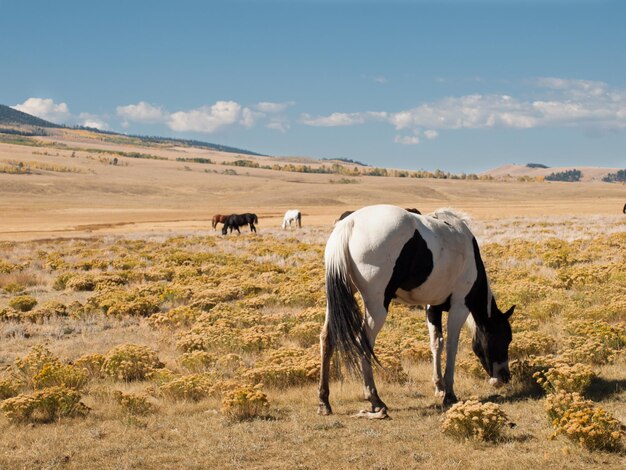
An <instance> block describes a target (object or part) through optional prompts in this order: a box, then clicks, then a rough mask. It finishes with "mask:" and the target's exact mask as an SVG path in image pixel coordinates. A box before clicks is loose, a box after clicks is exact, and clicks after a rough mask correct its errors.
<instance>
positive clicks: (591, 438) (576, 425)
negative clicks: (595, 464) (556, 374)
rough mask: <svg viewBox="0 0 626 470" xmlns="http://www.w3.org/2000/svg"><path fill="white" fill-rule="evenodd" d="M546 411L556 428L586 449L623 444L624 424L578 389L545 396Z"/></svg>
mask: <svg viewBox="0 0 626 470" xmlns="http://www.w3.org/2000/svg"><path fill="white" fill-rule="evenodd" d="M545 408H546V412H547V414H548V419H549V421H550V424H551V425H552V427H553V428H554V429H555V433H554V435H553V436H554V437H556V436H558V435H564V436H566V437H567V438H568V439H570V440H572V441H574V442H575V443H577V444H579V445H580V446H582V447H584V448H586V449H587V450H590V451H594V450H608V451H618V450H621V449H622V448H623V438H624V431H623V428H624V426H623V425H622V424H621V423H620V422H619V421H618V420H617V419H615V418H614V417H613V416H612V415H611V414H610V413H609V412H608V411H606V410H605V409H604V408H602V407H600V406H596V405H595V404H594V403H593V402H592V401H591V400H585V399H584V398H583V397H582V396H581V395H580V394H578V393H568V392H559V393H556V394H550V395H548V396H547V398H546V403H545Z"/></svg>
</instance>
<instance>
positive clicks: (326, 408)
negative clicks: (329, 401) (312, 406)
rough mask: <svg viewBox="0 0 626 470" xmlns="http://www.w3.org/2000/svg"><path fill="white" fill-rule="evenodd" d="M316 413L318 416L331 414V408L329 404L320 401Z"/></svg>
mask: <svg viewBox="0 0 626 470" xmlns="http://www.w3.org/2000/svg"><path fill="white" fill-rule="evenodd" d="M317 414H318V415H320V416H328V415H332V414H333V410H332V409H331V407H330V405H325V404H323V403H320V404H319V406H318V407H317Z"/></svg>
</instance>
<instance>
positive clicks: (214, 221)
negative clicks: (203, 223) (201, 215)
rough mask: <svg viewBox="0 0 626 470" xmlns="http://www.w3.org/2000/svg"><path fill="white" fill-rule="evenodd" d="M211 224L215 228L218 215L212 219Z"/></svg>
mask: <svg viewBox="0 0 626 470" xmlns="http://www.w3.org/2000/svg"><path fill="white" fill-rule="evenodd" d="M211 225H212V226H213V228H215V227H216V226H217V217H213V219H211Z"/></svg>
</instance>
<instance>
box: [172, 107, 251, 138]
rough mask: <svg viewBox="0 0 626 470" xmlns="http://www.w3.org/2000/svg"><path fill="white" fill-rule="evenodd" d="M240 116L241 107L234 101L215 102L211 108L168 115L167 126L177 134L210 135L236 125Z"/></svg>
mask: <svg viewBox="0 0 626 470" xmlns="http://www.w3.org/2000/svg"><path fill="white" fill-rule="evenodd" d="M241 116H242V108H241V105H240V104H239V103H237V102H235V101H217V102H216V103H215V104H214V105H213V106H202V107H200V108H197V109H192V110H190V111H178V112H176V113H172V114H170V115H169V118H168V119H167V125H168V127H169V128H170V129H172V130H173V131H178V132H203V133H207V134H212V133H213V132H216V131H217V130H219V129H221V128H223V127H226V126H230V125H233V124H235V123H237V122H238V121H239V120H240V118H241Z"/></svg>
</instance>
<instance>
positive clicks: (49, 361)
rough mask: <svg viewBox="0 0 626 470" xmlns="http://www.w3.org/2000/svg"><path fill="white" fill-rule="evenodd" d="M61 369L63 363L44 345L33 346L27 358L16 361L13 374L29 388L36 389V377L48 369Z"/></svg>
mask: <svg viewBox="0 0 626 470" xmlns="http://www.w3.org/2000/svg"><path fill="white" fill-rule="evenodd" d="M46 366H55V367H60V366H61V361H60V360H59V358H58V357H56V356H55V355H54V354H52V352H50V350H48V349H47V348H46V347H45V346H43V345H37V346H33V347H32V348H31V350H30V351H29V352H28V354H26V356H24V357H21V358H17V359H15V362H14V364H13V368H12V373H13V376H14V377H15V379H16V380H17V381H18V382H20V383H23V384H24V385H25V386H27V387H28V388H36V387H35V377H36V376H37V375H38V374H39V373H40V372H41V371H42V370H43V369H44V368H45V367H46Z"/></svg>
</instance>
